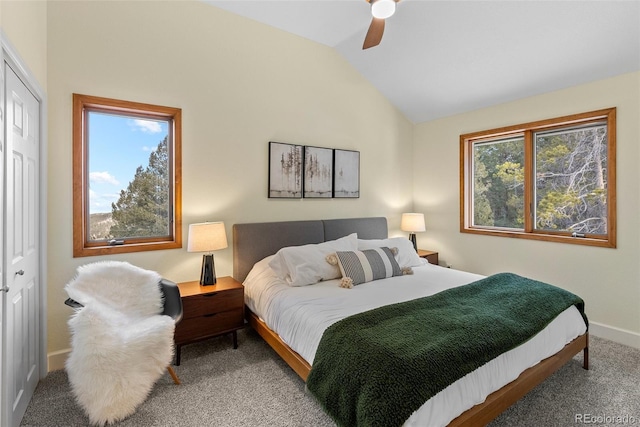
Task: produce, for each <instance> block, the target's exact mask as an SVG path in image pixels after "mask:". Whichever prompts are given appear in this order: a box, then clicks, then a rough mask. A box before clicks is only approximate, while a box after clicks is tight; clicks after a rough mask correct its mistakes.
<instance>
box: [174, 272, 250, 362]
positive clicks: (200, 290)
mask: <svg viewBox="0 0 640 427" xmlns="http://www.w3.org/2000/svg"><path fill="white" fill-rule="evenodd" d="M178 288H179V289H180V296H181V297H182V308H183V316H182V320H181V321H180V322H179V323H178V324H177V325H176V332H175V344H176V360H175V362H176V363H175V364H176V365H180V349H181V348H182V346H183V345H186V344H191V343H193V342H196V341H201V340H205V339H208V338H212V337H215V336H218V335H224V334H229V333H230V334H233V348H238V335H237V331H238V329H241V328H243V327H244V287H243V286H242V283H240V282H238V281H236V280H234V279H233V278H232V277H229V276H225V277H218V278H217V281H216V284H215V285H210V286H202V285H200V282H198V281H194V282H183V283H178Z"/></svg>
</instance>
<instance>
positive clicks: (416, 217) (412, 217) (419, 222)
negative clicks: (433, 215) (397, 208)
mask: <svg viewBox="0 0 640 427" xmlns="http://www.w3.org/2000/svg"><path fill="white" fill-rule="evenodd" d="M400 230H402V231H408V232H409V240H411V243H413V248H414V249H415V250H416V252H418V245H417V243H416V233H417V232H419V231H425V226H424V214H421V213H403V214H402V221H400Z"/></svg>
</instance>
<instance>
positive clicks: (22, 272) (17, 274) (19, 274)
mask: <svg viewBox="0 0 640 427" xmlns="http://www.w3.org/2000/svg"><path fill="white" fill-rule="evenodd" d="M16 276H24V270H18V271H16Z"/></svg>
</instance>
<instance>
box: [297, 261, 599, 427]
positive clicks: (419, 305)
mask: <svg viewBox="0 0 640 427" xmlns="http://www.w3.org/2000/svg"><path fill="white" fill-rule="evenodd" d="M571 305H576V306H577V307H578V309H579V310H580V313H581V314H582V316H583V318H584V321H585V324H587V325H588V321H587V318H586V316H585V314H584V302H583V300H582V299H581V298H579V297H577V296H576V295H574V294H572V293H570V292H567V291H565V290H563V289H560V288H557V287H555V286H552V285H549V284H546V283H542V282H539V281H535V280H531V279H527V278H524V277H521V276H518V275H515V274H511V273H500V274H496V275H493V276H489V277H487V278H484V279H481V280H479V281H477V282H473V283H470V284H468V285H465V286H460V287H457V288H453V289H448V290H446V291H443V292H440V293H438V294H435V295H432V296H429V297H424V298H420V299H416V300H412V301H407V302H403V303H398V304H392V305H388V306H384V307H380V308H377V309H374V310H370V311H367V312H364V313H360V314H356V315H353V316H350V317H347V318H345V319H343V320H341V321H339V322H337V323H335V324H333V325H331V326H330V327H329V328H327V330H326V331H325V332H324V335H323V336H322V339H321V340H320V344H319V346H318V350H317V352H316V356H315V358H314V361H313V366H312V368H311V372H310V373H309V376H308V378H307V388H308V390H309V391H310V392H311V393H312V394H313V395H314V396H315V397H316V398H317V399H318V401H319V402H320V403H321V405H322V406H323V407H324V408H325V410H326V411H327V413H329V414H330V415H331V416H332V417H333V419H334V420H335V421H336V422H337V423H338V425H340V426H367V427H373V426H385V427H387V426H400V425H402V424H403V423H404V422H405V421H406V420H407V418H409V416H411V414H412V413H413V412H415V411H416V410H417V409H418V408H419V407H420V406H422V404H423V403H424V402H426V401H427V400H428V399H429V398H431V397H432V396H434V395H435V394H437V393H438V392H440V391H441V390H443V389H444V388H446V387H447V386H448V385H450V384H452V383H453V382H455V381H456V380H458V379H460V378H462V377H463V376H465V375H466V374H468V373H469V372H471V371H473V370H475V369H477V368H478V367H480V366H482V365H484V364H485V363H487V362H488V361H490V360H492V359H494V358H496V357H497V356H499V355H500V354H502V353H504V352H506V351H509V350H511V349H513V348H515V347H517V346H519V345H520V344H522V343H524V342H525V341H527V340H529V339H530V338H531V337H533V336H534V335H535V334H536V333H538V332H540V331H541V330H542V329H544V328H545V326H546V325H547V324H549V323H550V322H551V321H552V320H553V319H554V318H555V317H556V316H558V314H560V313H561V312H563V311H564V310H565V309H567V308H568V307H570V306H571Z"/></svg>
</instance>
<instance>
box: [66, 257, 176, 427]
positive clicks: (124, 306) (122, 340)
mask: <svg viewBox="0 0 640 427" xmlns="http://www.w3.org/2000/svg"><path fill="white" fill-rule="evenodd" d="M65 290H66V291H67V293H68V294H69V298H68V299H67V300H66V301H65V304H67V305H69V306H71V307H73V308H74V309H75V312H74V314H73V316H72V317H71V319H70V320H69V327H70V330H71V333H72V339H71V344H72V345H71V347H72V348H71V354H70V355H69V358H68V360H67V362H66V365H65V367H66V370H67V373H68V375H69V382H70V383H71V386H72V390H73V392H74V394H75V397H76V400H77V401H78V403H79V404H80V406H82V408H83V409H84V410H85V412H86V413H87V414H88V416H89V419H90V421H91V423H92V424H96V425H104V424H107V423H113V422H115V421H119V420H121V419H123V418H125V417H127V416H129V415H131V414H132V413H133V412H135V410H136V409H137V407H138V406H139V405H140V404H141V403H142V402H144V400H145V399H146V398H147V396H148V394H149V392H150V391H151V389H152V388H153V385H154V384H155V383H156V381H157V380H158V379H159V378H160V377H161V376H162V373H163V372H166V371H167V370H168V371H169V374H170V375H171V377H172V379H173V381H174V382H175V383H176V384H180V380H179V379H178V377H177V375H176V374H175V371H174V370H173V368H172V367H171V362H172V360H173V357H174V342H173V336H174V330H175V325H176V324H177V323H178V322H179V321H180V320H181V319H182V300H181V298H180V291H179V289H178V287H177V285H176V284H175V283H173V282H171V281H169V280H166V279H163V278H162V277H160V275H159V274H158V273H156V272H153V271H150V270H144V269H142V268H139V267H136V266H133V265H131V264H129V263H126V262H120V261H103V262H97V263H92V264H87V265H84V266H81V267H79V268H78V272H77V275H76V277H74V279H73V280H72V281H70V282H69V283H68V284H67V286H66V287H65Z"/></svg>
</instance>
